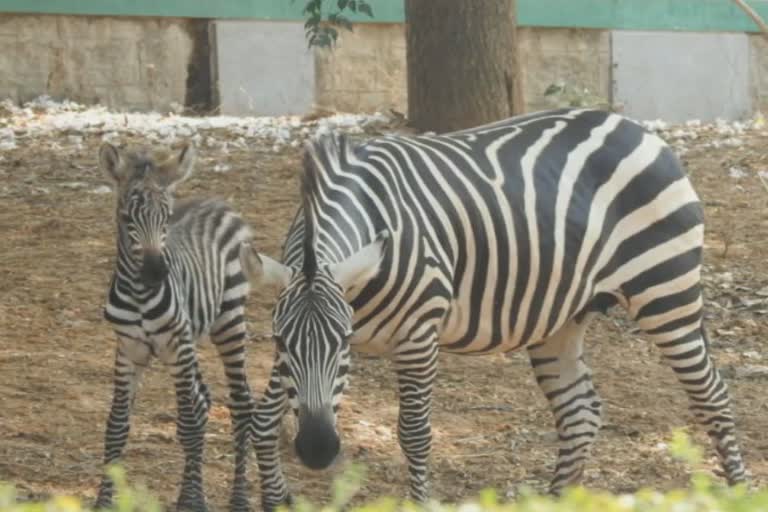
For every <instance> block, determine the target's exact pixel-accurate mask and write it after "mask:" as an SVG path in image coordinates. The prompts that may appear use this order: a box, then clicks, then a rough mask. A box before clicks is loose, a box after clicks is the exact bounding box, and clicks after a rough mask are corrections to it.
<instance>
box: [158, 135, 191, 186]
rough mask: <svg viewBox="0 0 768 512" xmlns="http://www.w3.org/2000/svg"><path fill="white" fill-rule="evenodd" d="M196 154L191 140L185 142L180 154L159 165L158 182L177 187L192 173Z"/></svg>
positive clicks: (162, 184)
mask: <svg viewBox="0 0 768 512" xmlns="http://www.w3.org/2000/svg"><path fill="white" fill-rule="evenodd" d="M196 156H197V155H196V152H195V147H194V146H193V145H192V144H191V143H189V142H188V143H186V144H184V147H182V148H181V151H179V153H178V154H176V155H173V156H171V157H170V158H169V159H168V160H166V161H165V162H163V163H162V164H160V166H158V169H157V183H158V184H159V185H161V186H163V187H167V188H170V189H173V188H175V187H176V185H178V184H179V183H181V182H182V181H184V180H186V179H187V178H189V177H190V176H191V175H192V170H193V169H194V168H195V159H196Z"/></svg>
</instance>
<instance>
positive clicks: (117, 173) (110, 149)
mask: <svg viewBox="0 0 768 512" xmlns="http://www.w3.org/2000/svg"><path fill="white" fill-rule="evenodd" d="M122 160H123V158H122V156H121V154H120V150H119V149H117V148H116V147H115V146H113V145H112V144H110V143H109V142H104V143H103V144H102V145H101V147H100V148H99V167H101V170H102V172H103V173H104V175H105V176H106V177H107V178H109V179H110V180H112V181H114V182H115V183H119V182H120V180H121V179H122V177H123V166H122Z"/></svg>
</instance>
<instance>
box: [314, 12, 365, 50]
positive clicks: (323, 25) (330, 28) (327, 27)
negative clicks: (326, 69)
mask: <svg viewBox="0 0 768 512" xmlns="http://www.w3.org/2000/svg"><path fill="white" fill-rule="evenodd" d="M323 2H324V0H308V1H307V4H306V6H304V11H303V14H304V17H305V18H306V20H307V21H306V22H305V23H304V34H305V36H306V38H307V45H308V46H309V47H310V48H311V47H312V46H319V47H321V48H322V47H328V46H332V45H334V44H336V40H337V39H338V37H339V31H338V29H339V28H343V29H346V30H350V31H351V30H352V22H351V21H350V20H349V18H348V17H347V16H346V14H345V13H353V14H358V13H359V14H364V15H366V16H368V17H370V18H373V9H371V5H370V4H369V3H368V2H366V1H365V0H336V9H335V10H333V11H331V12H329V13H328V16H327V17H326V18H325V19H323ZM332 2H333V0H331V3H332Z"/></svg>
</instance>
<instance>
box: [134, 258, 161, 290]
mask: <svg viewBox="0 0 768 512" xmlns="http://www.w3.org/2000/svg"><path fill="white" fill-rule="evenodd" d="M167 276H168V266H167V265H166V264H165V259H164V258H163V254H162V253H160V252H147V253H145V254H144V262H143V263H142V265H141V276H140V277H141V282H142V283H144V285H145V286H147V287H148V288H157V287H158V286H160V284H161V283H162V282H163V281H164V280H165V278H166V277H167Z"/></svg>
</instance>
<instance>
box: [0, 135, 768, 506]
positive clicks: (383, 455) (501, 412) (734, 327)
mask: <svg viewBox="0 0 768 512" xmlns="http://www.w3.org/2000/svg"><path fill="white" fill-rule="evenodd" d="M123 140H127V139H123ZM137 140H138V139H134V141H137ZM742 142H743V144H742V145H741V146H739V147H720V148H714V147H705V144H703V143H702V142H701V141H698V142H697V143H696V144H692V145H691V149H690V151H688V152H687V153H686V154H685V155H684V156H683V160H684V161H685V163H686V165H687V167H688V170H689V172H690V175H691V177H692V180H693V181H694V184H695V186H696V188H697V190H698V192H699V193H700V195H701V196H702V198H703V200H704V203H705V205H706V211H707V216H708V231H707V250H706V263H707V267H706V296H707V299H708V326H709V330H710V334H711V338H712V347H713V351H714V353H715V357H716V359H717V361H718V363H719V365H720V366H721V367H722V368H724V370H725V374H726V375H727V380H728V384H729V386H730V389H731V393H732V397H733V401H734V408H735V412H736V414H737V417H738V426H739V432H740V436H741V440H742V445H743V450H744V455H745V457H746V461H747V463H748V466H749V469H750V470H751V472H752V474H753V480H754V483H755V484H756V485H764V484H766V483H767V482H768V438H767V437H766V432H768V376H767V375H766V373H765V372H762V371H761V367H762V370H765V368H764V365H768V359H767V358H768V352H767V351H766V350H765V347H766V343H765V334H766V332H768V330H767V329H768V323H767V322H768V316H766V315H767V314H768V275H767V274H766V272H765V268H766V267H765V254H766V252H767V251H768V217H766V212H767V211H768V210H766V204H767V203H768V190H766V188H764V186H763V184H762V183H761V181H760V180H759V178H758V171H760V170H762V169H768V159H767V158H766V156H765V153H764V148H766V147H768V134H766V133H764V132H762V133H761V132H757V131H755V132H750V133H749V134H747V135H745V136H743V137H742ZM99 143H100V137H98V136H97V135H94V134H90V135H88V134H87V135H85V138H84V139H83V141H82V147H80V146H79V145H78V144H77V143H75V142H73V141H72V138H71V137H69V138H68V135H67V134H58V135H56V136H52V137H49V138H39V139H35V140H27V141H25V140H20V144H19V147H18V148H16V149H13V150H10V151H5V152H4V153H2V155H3V159H2V160H0V480H5V481H10V482H12V483H15V484H16V486H17V488H18V490H19V494H20V495H21V496H22V497H23V498H36V497H44V496H48V495H50V494H52V493H68V494H73V495H77V496H80V497H83V498H84V499H85V500H88V501H90V500H91V499H93V498H94V496H95V491H96V488H97V485H98V481H99V475H100V471H101V457H102V442H103V441H102V440H103V431H104V424H105V420H106V416H107V412H108V407H109V403H110V399H111V392H112V386H111V380H112V362H113V354H114V337H113V334H112V332H111V329H110V327H109V325H108V324H107V323H106V321H105V320H104V319H103V318H102V305H103V303H104V300H105V296H106V289H107V285H108V280H109V276H110V273H111V269H112V265H113V261H114V252H115V251H114V220H113V206H114V199H113V197H112V195H111V194H109V193H107V194H97V193H93V192H92V191H93V189H95V188H96V187H98V186H99V185H102V184H104V181H103V179H102V177H101V175H100V173H99V171H98V169H97V168H96V154H97V147H98V145H99ZM199 153H200V156H201V160H200V162H199V167H198V173H197V174H196V176H195V177H194V178H192V179H191V180H190V181H189V182H188V183H187V184H185V185H184V186H183V187H182V190H181V191H180V195H181V196H185V197H189V196H209V195H215V196H219V197H223V198H225V199H227V200H230V201H231V202H232V203H233V204H235V205H236V206H237V207H238V208H239V209H240V210H241V211H242V212H243V214H244V216H245V217H246V218H247V220H248V221H249V222H250V223H251V224H252V226H253V227H254V229H255V232H256V235H257V240H258V243H259V245H260V247H261V248H262V250H263V251H265V252H267V253H270V254H273V255H275V256H277V255H279V248H280V245H281V241H282V238H283V236H284V235H285V233H286V230H287V226H288V223H289V222H290V221H291V219H292V216H293V214H294V211H295V209H296V206H297V190H298V187H297V179H296V178H297V170H298V167H299V163H300V153H299V150H298V149H295V148H287V149H284V150H281V151H279V152H275V151H273V149H272V147H271V146H270V145H264V146H263V147H262V146H259V145H257V144H255V143H254V145H252V146H250V147H249V148H248V149H238V148H235V147H230V148H229V150H228V152H226V153H224V152H222V151H220V150H219V149H217V148H216V147H210V146H208V147H206V146H204V147H202V148H201V149H200V151H199ZM217 163H218V164H226V165H229V166H230V167H231V169H230V170H229V172H226V173H217V172H213V171H212V169H213V167H214V165H215V164H217ZM734 166H737V167H738V168H739V169H742V170H743V171H744V172H745V175H744V176H743V177H741V178H738V179H737V178H733V177H731V176H730V175H729V169H730V168H731V167H734ZM272 300H273V298H272V297H271V296H270V294H269V293H266V292H260V291H258V290H257V291H254V293H253V296H252V299H251V301H250V303H249V310H248V311H249V328H250V332H251V334H252V336H253V342H252V344H251V345H250V346H249V373H250V377H251V385H252V388H253V390H254V392H256V393H257V394H258V393H260V392H261V390H262V389H263V386H264V384H265V381H266V376H267V373H268V371H269V369H270V363H271V354H272V350H273V347H272V345H271V342H270V341H269V337H268V333H269V329H270V324H269V314H270V307H271V304H272ZM632 329H633V326H632V325H631V324H630V323H628V322H627V321H626V319H625V316H624V314H623V312H621V311H618V310H617V311H613V312H611V313H610V314H609V315H608V316H607V317H605V318H601V319H600V320H599V321H597V322H595V323H594V325H593V327H592V328H591V330H590V335H589V341H588V358H589V360H590V364H591V366H592V367H593V369H594V372H595V382H596V385H597V387H598V391H599V393H600V394H601V395H602V397H603V399H604V402H605V421H606V425H605V428H604V429H603V431H602V433H601V436H600V438H599V440H598V442H597V443H596V446H595V449H594V454H593V458H592V460H591V462H590V463H589V466H588V470H587V472H586V479H585V484H586V485H588V486H589V487H592V488H597V489H606V490H610V491H614V492H625V491H633V490H636V489H638V488H640V487H653V488H657V489H670V488H672V487H677V486H683V485H685V484H686V482H687V481H688V477H689V472H688V469H687V468H686V467H685V466H684V465H682V464H680V463H678V462H675V461H673V460H672V458H671V457H670V455H669V453H668V451H667V450H666V447H665V444H664V443H666V442H668V441H669V439H670V435H671V432H672V430H673V429H675V428H678V427H685V426H687V425H690V424H691V421H692V415H691V414H690V413H689V412H688V410H687V402H686V398H685V395H684V393H683V392H682V390H681V389H680V388H679V387H678V386H677V384H676V381H675V379H674V376H673V374H672V372H671V370H670V369H669V368H667V367H666V366H664V364H663V363H662V362H661V360H660V355H659V352H658V351H657V350H656V349H655V347H653V346H652V345H651V344H650V343H649V342H648V341H647V340H645V339H643V338H642V337H641V336H640V335H639V334H638V333H637V332H636V331H634V330H632ZM201 359H202V367H203V372H204V376H205V378H206V380H207V382H208V383H209V385H210V386H211V388H212V392H213V396H214V403H215V406H214V409H213V411H212V414H211V418H210V422H209V427H208V432H207V437H206V439H207V446H206V454H205V461H206V462H205V478H206V489H207V493H208V497H209V500H210V505H211V508H212V510H223V509H226V504H227V499H228V495H229V484H230V480H231V471H232V447H231V440H230V426H229V418H228V414H227V411H226V408H225V403H226V402H225V400H226V396H227V391H226V386H225V383H224V376H223V372H222V369H221V365H220V363H219V361H218V360H217V358H216V354H215V351H214V350H213V349H212V347H211V346H210V344H207V343H206V344H204V345H203V346H202V348H201ZM394 383H395V382H394V378H393V374H392V372H391V369H390V367H389V363H388V362H387V361H385V360H379V359H369V358H361V357H358V358H355V359H354V371H353V374H352V379H351V388H350V390H349V391H348V393H347V395H346V398H345V401H344V404H343V410H342V413H341V417H340V428H341V431H342V436H343V445H344V454H345V461H350V460H354V461H356V462H360V463H363V464H365V465H366V466H367V468H368V476H367V480H366V482H365V485H364V488H363V489H362V491H361V493H360V498H359V499H366V498H371V497H376V496H380V495H383V494H392V495H395V496H401V495H403V493H404V492H405V490H406V481H407V471H406V467H405V462H404V459H403V457H402V455H401V453H400V450H399V447H398V445H397V440H396V435H395V428H396V415H397V399H396V392H395V386H394ZM174 404H175V401H174V397H173V386H172V381H171V378H170V376H169V375H168V373H167V371H165V369H164V368H163V367H162V365H160V364H155V365H154V366H153V368H152V369H151V370H150V371H149V372H147V375H146V378H145V381H144V385H143V387H142V389H141V391H140V394H139V397H138V400H137V407H136V411H135V415H134V417H133V426H132V431H131V436H130V440H129V444H128V448H127V450H126V453H125V458H124V465H125V468H126V470H127V472H128V476H129V478H130V480H131V481H132V482H144V483H146V485H147V486H148V487H149V489H150V490H151V491H152V492H154V493H156V494H157V495H159V496H160V497H161V499H162V501H163V502H164V503H166V504H172V503H173V502H174V500H175V497H176V492H177V485H178V481H179V477H180V474H181V461H182V455H181V449H180V447H179V445H178V443H177V442H176V440H175V435H174V430H175V427H174ZM433 427H434V433H435V442H434V451H433V458H432V470H433V471H432V482H433V495H434V496H435V497H437V498H440V499H443V500H449V501H458V500H461V499H463V498H467V497H469V496H472V495H474V494H475V493H477V492H478V491H480V490H481V489H483V488H486V487H495V488H497V489H499V490H500V492H502V493H509V495H514V493H515V490H516V489H518V488H519V486H520V485H528V486H533V487H534V488H537V489H544V488H545V487H546V483H547V481H548V479H549V476H550V473H551V470H552V468H553V463H554V456H555V452H556V442H555V439H556V438H555V434H554V430H553V422H552V418H551V415H550V412H549V410H548V408H547V404H546V402H545V400H544V399H543V397H542V395H541V394H540V391H539V390H538V388H537V387H536V384H535V382H534V380H533V378H532V375H531V371H530V369H529V367H528V363H527V360H526V358H525V355H524V354H521V353H515V354H511V355H509V356H506V357H505V356H492V357H465V358H462V357H457V356H443V357H442V361H441V369H440V375H439V378H438V384H437V390H436V396H435V401H434V415H433ZM691 432H693V433H694V434H695V438H696V440H698V441H700V442H702V443H704V446H705V448H706V449H707V450H706V452H705V453H706V454H707V459H706V468H707V469H708V470H714V469H715V468H716V464H715V461H714V458H713V452H712V450H711V449H710V446H709V443H708V441H707V439H706V437H705V436H704V435H702V434H701V431H700V430H699V429H697V428H694V429H692V430H691ZM285 460H286V465H287V468H286V472H287V475H288V478H289V480H290V485H291V488H292V490H293V492H294V494H302V495H305V496H308V497H310V498H312V499H314V500H317V501H321V500H323V499H324V498H325V497H327V496H328V493H329V490H330V482H331V478H332V475H333V474H334V473H335V472H338V471H339V469H340V468H341V467H343V466H344V464H343V463H342V464H339V465H338V466H337V467H336V468H334V469H332V470H329V471H326V472H322V473H313V472H310V471H308V470H305V469H302V468H301V467H300V466H299V465H298V464H297V463H296V460H295V458H294V456H293V455H292V454H291V453H290V450H287V451H286V455H285ZM250 475H251V480H252V482H253V487H254V491H253V500H254V505H256V504H257V503H258V499H259V497H258V480H257V475H256V468H255V465H252V467H251V473H250Z"/></svg>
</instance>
